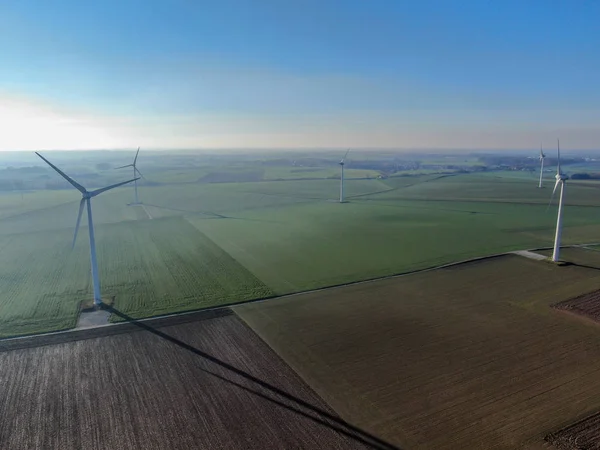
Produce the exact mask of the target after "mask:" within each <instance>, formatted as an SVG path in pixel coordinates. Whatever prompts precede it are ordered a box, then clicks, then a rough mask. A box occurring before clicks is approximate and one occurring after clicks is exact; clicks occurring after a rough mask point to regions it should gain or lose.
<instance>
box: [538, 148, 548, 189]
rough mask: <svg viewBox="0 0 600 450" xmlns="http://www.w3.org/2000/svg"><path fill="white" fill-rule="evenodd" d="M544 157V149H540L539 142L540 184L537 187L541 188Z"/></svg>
mask: <svg viewBox="0 0 600 450" xmlns="http://www.w3.org/2000/svg"><path fill="white" fill-rule="evenodd" d="M545 158H546V155H544V151H543V150H542V146H541V144H540V165H541V166H540V184H539V186H538V188H540V189H541V187H542V178H543V176H544V159H545Z"/></svg>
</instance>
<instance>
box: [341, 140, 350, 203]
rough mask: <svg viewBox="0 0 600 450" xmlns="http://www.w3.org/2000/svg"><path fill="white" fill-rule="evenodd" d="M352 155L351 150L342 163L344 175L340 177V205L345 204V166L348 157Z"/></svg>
mask: <svg viewBox="0 0 600 450" xmlns="http://www.w3.org/2000/svg"><path fill="white" fill-rule="evenodd" d="M348 153H350V150H348V151H347V152H346V154H345V155H344V157H343V158H342V160H341V161H340V167H341V168H342V173H341V175H340V203H344V164H345V161H346V157H347V156H348Z"/></svg>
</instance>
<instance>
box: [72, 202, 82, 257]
mask: <svg viewBox="0 0 600 450" xmlns="http://www.w3.org/2000/svg"><path fill="white" fill-rule="evenodd" d="M84 206H85V198H82V199H81V202H79V214H78V215H77V224H76V225H75V235H74V236H73V245H72V246H71V248H75V241H76V240H77V232H78V231H79V224H80V223H81V215H82V214H83V207H84Z"/></svg>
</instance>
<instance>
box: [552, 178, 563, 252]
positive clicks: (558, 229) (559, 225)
mask: <svg viewBox="0 0 600 450" xmlns="http://www.w3.org/2000/svg"><path fill="white" fill-rule="evenodd" d="M564 199H565V182H564V181H563V180H561V181H560V199H559V200H558V217H557V219H556V235H555V236H554V251H553V252H552V261H554V262H558V260H559V257H560V238H561V237H562V212H563V202H564Z"/></svg>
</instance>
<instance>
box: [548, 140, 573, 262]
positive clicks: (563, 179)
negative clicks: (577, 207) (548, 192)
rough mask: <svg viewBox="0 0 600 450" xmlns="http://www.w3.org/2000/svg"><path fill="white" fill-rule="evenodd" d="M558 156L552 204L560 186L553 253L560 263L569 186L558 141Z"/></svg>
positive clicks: (556, 260) (554, 259)
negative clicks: (561, 239) (562, 168)
mask: <svg viewBox="0 0 600 450" xmlns="http://www.w3.org/2000/svg"><path fill="white" fill-rule="evenodd" d="M556 143H557V155H558V159H557V161H556V175H555V178H556V184H555V185H554V190H553V191H552V196H551V197H550V203H552V199H553V198H554V194H555V192H556V189H557V188H558V185H560V198H559V200H558V216H557V218H556V235H555V236H554V251H553V252H552V261H554V262H558V258H559V256H560V238H561V235H562V212H563V204H564V201H565V186H566V185H567V179H568V178H569V177H567V176H566V175H565V174H564V173H562V172H561V171H560V141H559V140H558V139H557V140H556Z"/></svg>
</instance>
